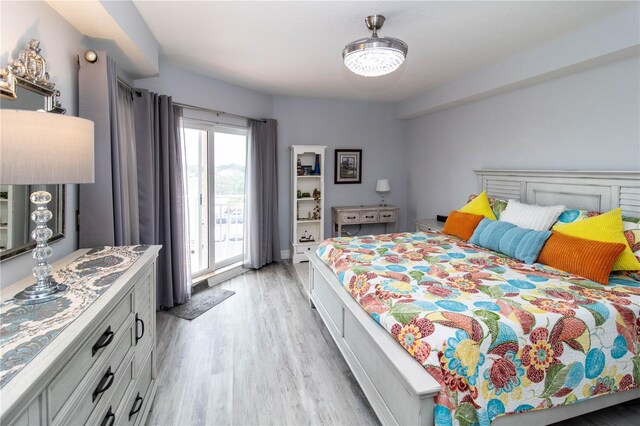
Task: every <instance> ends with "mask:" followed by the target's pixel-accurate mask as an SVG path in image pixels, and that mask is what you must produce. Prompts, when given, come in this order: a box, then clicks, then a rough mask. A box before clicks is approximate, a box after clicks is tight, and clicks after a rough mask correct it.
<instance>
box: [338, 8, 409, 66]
mask: <svg viewBox="0 0 640 426" xmlns="http://www.w3.org/2000/svg"><path fill="white" fill-rule="evenodd" d="M384 21H385V17H384V16H383V15H371V16H367V17H366V19H365V20H364V22H365V24H366V25H367V28H368V29H369V31H372V32H373V33H372V34H371V37H367V38H362V39H359V40H355V41H352V42H351V43H349V44H347V45H346V46H345V48H344V49H343V50H342V59H343V61H344V64H345V66H346V67H347V68H349V70H350V71H351V72H353V73H355V74H358V75H361V76H364V77H379V76H382V75H385V74H389V73H392V72H393V71H395V70H397V69H398V68H399V67H400V65H402V63H403V62H404V60H405V58H406V57H407V51H408V50H409V46H407V43H405V42H404V41H402V40H399V39H397V38H393V37H382V38H380V37H378V30H379V29H380V28H382V25H383V24H384Z"/></svg>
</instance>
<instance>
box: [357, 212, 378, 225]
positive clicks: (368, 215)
mask: <svg viewBox="0 0 640 426" xmlns="http://www.w3.org/2000/svg"><path fill="white" fill-rule="evenodd" d="M360 222H362V223H369V222H371V223H377V222H379V221H378V212H361V213H360Z"/></svg>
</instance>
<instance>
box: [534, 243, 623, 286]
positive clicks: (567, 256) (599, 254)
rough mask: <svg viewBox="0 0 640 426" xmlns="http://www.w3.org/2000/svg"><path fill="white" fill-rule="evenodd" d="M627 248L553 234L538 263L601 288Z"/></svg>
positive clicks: (607, 281) (618, 244)
mask: <svg viewBox="0 0 640 426" xmlns="http://www.w3.org/2000/svg"><path fill="white" fill-rule="evenodd" d="M625 248H626V246H625V245H624V244H623V243H606V242H601V241H593V240H587V239H585V238H579V237H572V236H570V235H565V234H562V233H560V232H557V231H553V233H552V234H551V236H550V237H549V239H548V240H547V242H546V244H545V245H544V247H543V248H542V251H541V252H540V256H538V262H539V263H544V264H545V265H549V266H551V267H552V268H556V269H560V270H562V271H565V272H569V273H570V274H574V275H579V276H581V277H584V278H588V279H590V280H592V281H595V282H598V283H600V284H608V283H609V274H610V273H611V269H612V268H613V264H614V263H615V262H616V260H617V259H618V257H619V256H620V254H621V253H622V252H623V251H624V249H625Z"/></svg>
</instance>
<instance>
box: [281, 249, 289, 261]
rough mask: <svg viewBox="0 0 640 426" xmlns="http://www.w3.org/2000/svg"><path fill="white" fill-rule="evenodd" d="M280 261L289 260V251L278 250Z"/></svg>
mask: <svg viewBox="0 0 640 426" xmlns="http://www.w3.org/2000/svg"><path fill="white" fill-rule="evenodd" d="M280 259H283V260H284V259H291V250H280Z"/></svg>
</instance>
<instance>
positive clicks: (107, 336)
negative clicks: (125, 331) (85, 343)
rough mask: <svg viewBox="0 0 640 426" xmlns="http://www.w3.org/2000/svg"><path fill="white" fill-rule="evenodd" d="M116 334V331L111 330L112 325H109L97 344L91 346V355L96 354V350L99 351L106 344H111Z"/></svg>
mask: <svg viewBox="0 0 640 426" xmlns="http://www.w3.org/2000/svg"><path fill="white" fill-rule="evenodd" d="M114 334H115V333H114V332H113V331H111V326H109V327H107V329H106V330H105V332H104V333H102V336H100V338H99V339H98V341H97V342H96V344H95V345H93V347H92V348H91V356H94V355H95V354H96V352H98V351H99V350H100V349H102V348H104V347H105V346H109V344H110V343H111V342H112V341H113V336H114Z"/></svg>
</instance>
